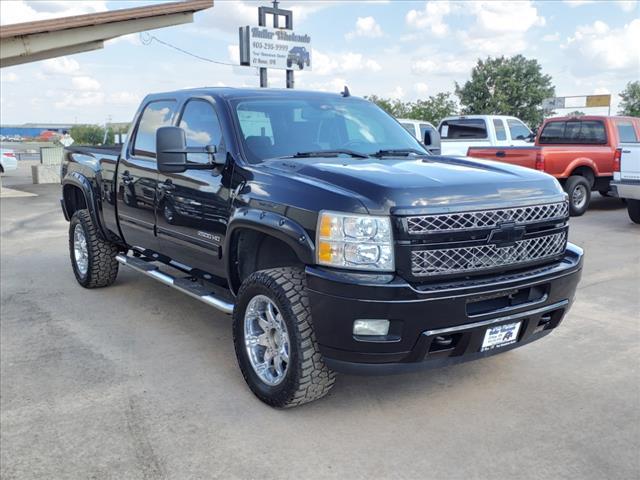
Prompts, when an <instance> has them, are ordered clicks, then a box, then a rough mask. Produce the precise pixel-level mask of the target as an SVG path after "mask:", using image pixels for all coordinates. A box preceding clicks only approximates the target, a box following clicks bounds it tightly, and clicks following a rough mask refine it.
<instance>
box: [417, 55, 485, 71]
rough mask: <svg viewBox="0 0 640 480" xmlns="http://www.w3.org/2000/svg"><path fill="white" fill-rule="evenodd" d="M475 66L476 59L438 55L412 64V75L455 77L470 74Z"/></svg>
mask: <svg viewBox="0 0 640 480" xmlns="http://www.w3.org/2000/svg"><path fill="white" fill-rule="evenodd" d="M474 65H475V58H471V57H469V58H464V57H460V56H452V55H446V56H445V55H436V56H430V57H429V58H426V59H423V58H419V59H416V60H413V61H412V62H411V73H412V74H414V75H420V76H431V75H455V74H461V73H468V72H469V71H470V70H471V68H473V66H474Z"/></svg>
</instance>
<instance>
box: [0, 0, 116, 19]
mask: <svg viewBox="0 0 640 480" xmlns="http://www.w3.org/2000/svg"><path fill="white" fill-rule="evenodd" d="M1 5H2V7H1V8H2V19H1V20H0V23H2V25H11V24H14V23H23V22H33V21H36V20H47V19H49V18H59V17H70V16H73V15H84V14H87V13H96V12H104V11H106V10H107V2H106V1H82V2H80V1H73V2H70V1H63V0H2V1H1Z"/></svg>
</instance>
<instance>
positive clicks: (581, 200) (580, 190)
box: [571, 185, 587, 210]
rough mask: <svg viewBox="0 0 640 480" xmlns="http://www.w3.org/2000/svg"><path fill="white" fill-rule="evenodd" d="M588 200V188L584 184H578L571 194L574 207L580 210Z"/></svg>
mask: <svg viewBox="0 0 640 480" xmlns="http://www.w3.org/2000/svg"><path fill="white" fill-rule="evenodd" d="M586 201H587V188H586V187H585V186H584V185H576V188H574V189H573V193H572V194H571V202H572V203H573V206H574V208H576V209H577V210H580V209H581V208H582V207H584V204H585V202H586Z"/></svg>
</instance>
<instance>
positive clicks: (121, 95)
mask: <svg viewBox="0 0 640 480" xmlns="http://www.w3.org/2000/svg"><path fill="white" fill-rule="evenodd" d="M107 100H108V102H109V104H113V105H124V106H137V105H139V104H140V100H142V96H141V95H137V94H135V93H131V92H126V91H122V92H114V93H111V94H109V96H108V98H107Z"/></svg>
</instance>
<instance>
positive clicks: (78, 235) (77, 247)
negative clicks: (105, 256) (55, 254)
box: [73, 224, 89, 277]
mask: <svg viewBox="0 0 640 480" xmlns="http://www.w3.org/2000/svg"><path fill="white" fill-rule="evenodd" d="M73 256H74V258H75V260H76V267H77V268H78V272H80V275H82V276H83V277H84V276H85V275H86V274H87V271H88V270H89V249H88V248H87V238H86V237H85V235H84V229H83V228H82V225H80V224H77V225H76V227H75V228H74V229H73Z"/></svg>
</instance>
